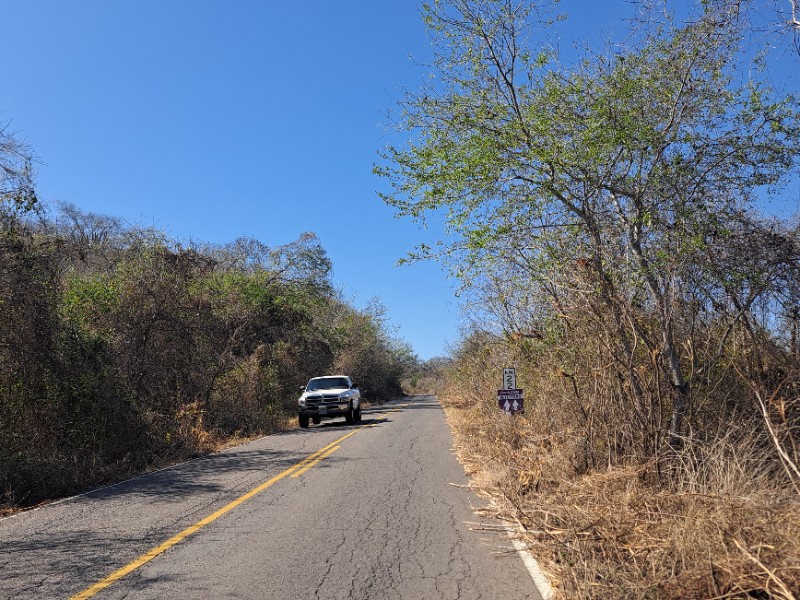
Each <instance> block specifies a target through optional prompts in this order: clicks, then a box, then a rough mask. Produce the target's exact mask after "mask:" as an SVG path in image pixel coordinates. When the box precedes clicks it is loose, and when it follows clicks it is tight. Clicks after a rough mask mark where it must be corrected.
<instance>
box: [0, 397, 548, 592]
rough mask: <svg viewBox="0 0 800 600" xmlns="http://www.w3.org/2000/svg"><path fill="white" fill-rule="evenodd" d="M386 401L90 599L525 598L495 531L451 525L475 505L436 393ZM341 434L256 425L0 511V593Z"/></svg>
mask: <svg viewBox="0 0 800 600" xmlns="http://www.w3.org/2000/svg"><path fill="white" fill-rule="evenodd" d="M397 407H398V408H397V409H396V410H394V412H389V411H393V409H394V408H395V406H394V405H391V404H390V405H386V406H383V407H379V408H375V409H372V410H371V411H369V412H367V411H365V412H364V422H365V423H368V422H369V421H370V419H372V418H375V417H376V416H380V415H384V414H385V415H386V416H385V418H383V419H380V420H377V421H376V422H375V423H374V424H373V425H371V426H369V427H365V428H363V429H361V430H359V431H358V433H357V434H356V435H354V436H352V437H350V438H348V439H346V440H344V441H342V442H341V444H340V447H339V448H338V449H337V450H336V451H335V452H333V453H332V454H331V455H330V456H328V457H327V458H325V459H324V460H322V461H321V462H320V463H319V464H317V465H316V466H314V467H313V468H311V469H310V470H308V471H306V472H305V473H303V474H302V475H300V476H299V477H296V478H293V477H285V478H284V479H282V480H280V481H278V482H277V483H275V484H274V485H272V486H271V487H269V488H267V489H265V490H264V491H262V492H261V493H259V494H258V495H256V496H254V497H253V498H251V499H249V500H248V501H246V502H244V503H243V504H240V505H239V506H237V507H236V508H235V509H233V510H232V511H230V512H228V513H226V514H225V515H223V516H222V517H220V518H219V519H217V520H215V521H213V522H212V523H210V524H209V525H207V526H205V527H203V528H202V529H200V530H199V531H197V532H196V533H194V534H193V535H191V536H189V537H188V538H186V539H185V540H183V541H182V542H180V543H179V544H177V545H175V546H173V547H172V548H170V549H169V550H167V551H166V552H164V553H163V554H161V555H159V556H157V557H156V558H155V559H154V560H152V561H151V562H148V563H147V564H145V565H143V566H142V567H140V568H139V569H137V570H135V571H134V572H132V573H130V574H129V575H127V576H126V577H124V578H123V579H121V580H119V581H117V582H116V583H114V584H112V585H111V586H110V587H108V588H106V589H105V590H103V591H101V592H100V593H99V594H97V595H96V596H94V598H166V597H169V598H254V599H255V598H259V599H262V598H287V599H290V598H313V599H319V600H334V599H336V600H339V599H374V600H379V599H387V600H390V599H406V598H408V599H413V600H424V599H431V600H439V599H442V600H448V599H453V600H479V599H493V598H498V599H500V598H503V599H507V598H534V599H538V598H539V595H538V593H537V591H536V589H535V586H534V585H533V582H532V580H531V578H530V576H529V575H528V572H527V571H526V570H525V567H524V566H523V563H522V560H521V559H520V558H519V556H518V555H517V554H516V553H514V552H509V551H507V550H508V548H509V545H510V544H509V539H508V537H507V536H506V535H505V534H504V533H502V532H491V531H488V532H487V531H481V532H475V531H470V530H469V528H468V526H467V525H466V522H468V521H474V520H475V517H474V515H473V513H472V511H471V505H473V506H474V505H478V504H479V503H480V500H479V499H478V498H477V497H476V496H475V495H474V494H473V493H471V492H470V491H469V490H468V489H465V488H464V487H459V485H463V484H465V483H466V477H465V475H464V472H463V469H462V468H461V466H460V465H459V464H458V463H457V461H456V459H455V457H454V456H453V454H452V451H451V445H452V439H451V436H450V432H449V429H448V427H447V425H446V423H445V421H444V416H443V414H442V411H441V408H440V406H439V404H438V402H437V400H436V399H435V398H433V397H430V396H418V397H415V398H413V399H410V401H405V402H402V403H399V404H398V405H397ZM352 430H353V428H352V427H346V426H344V424H343V422H339V421H333V422H325V423H323V425H321V426H317V427H311V428H310V429H307V430H298V431H291V432H285V433H283V434H277V435H273V436H269V437H266V438H262V439H260V440H257V441H255V442H251V443H249V444H246V445H243V446H239V447H237V448H233V449H231V450H228V451H226V452H222V453H219V454H216V455H212V456H208V457H204V458H202V459H198V460H195V461H191V462H189V463H185V464H183V465H177V466H175V467H171V468H169V469H165V470H163V471H159V472H157V473H153V474H150V475H147V476H143V477H140V478H137V479H134V480H131V481H129V482H125V483H123V484H118V485H116V486H112V487H110V488H105V489H102V490H97V491H95V492H91V493H90V494H87V495H84V496H80V497H77V498H73V499H69V500H67V501H64V502H60V503H57V504H53V505H50V506H46V507H43V508H41V509H38V510H35V511H30V512H27V513H22V514H20V515H17V516H15V517H11V518H8V519H4V520H0V573H2V577H0V598H42V597H47V598H68V597H69V596H71V595H72V594H76V593H78V592H80V591H82V590H83V589H85V588H87V587H88V586H90V585H92V584H93V583H95V582H96V581H98V580H100V579H102V578H104V577H106V576H107V575H109V574H111V573H112V572H113V571H115V570H116V569H118V568H120V567H123V566H125V565H126V564H128V563H130V562H131V561H133V560H135V559H136V558H138V557H139V556H141V555H142V554H144V553H145V552H147V551H149V550H150V549H152V548H153V547H155V546H158V545H159V544H161V543H162V542H164V541H165V540H167V539H168V538H170V537H171V536H173V535H175V534H177V533H179V532H180V531H182V530H183V529H185V528H186V527H188V526H190V525H192V524H194V523H195V522H197V521H198V520H199V519H202V518H204V517H205V516H207V515H209V514H211V513H213V512H214V511H216V510H218V509H219V508H221V507H222V506H224V505H226V504H227V503H229V502H231V501H232V500H235V499H236V498H237V497H239V496H241V495H242V494H244V493H246V492H247V491H249V490H251V489H252V488H254V487H256V486H257V485H259V484H261V483H262V482H264V481H266V480H268V479H269V478H271V477H273V476H274V475H277V474H278V473H280V472H282V471H283V470H284V469H286V468H287V467H290V466H292V465H294V464H295V463H297V462H298V461H299V460H302V459H303V458H305V457H306V456H308V455H309V454H311V453H313V452H315V451H317V450H319V449H320V448H322V447H324V446H326V445H327V444H330V443H331V442H333V441H335V440H337V439H338V438H340V437H341V436H342V435H344V434H346V433H348V432H350V431H352ZM451 483H453V484H456V485H450V484H451Z"/></svg>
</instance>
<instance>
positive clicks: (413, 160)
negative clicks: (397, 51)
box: [376, 0, 800, 441]
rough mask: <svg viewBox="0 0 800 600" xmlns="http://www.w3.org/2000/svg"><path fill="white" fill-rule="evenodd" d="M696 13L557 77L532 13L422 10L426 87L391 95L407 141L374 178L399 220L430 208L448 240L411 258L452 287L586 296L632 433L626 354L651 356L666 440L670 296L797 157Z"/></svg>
mask: <svg viewBox="0 0 800 600" xmlns="http://www.w3.org/2000/svg"><path fill="white" fill-rule="evenodd" d="M703 6H704V8H703V9H701V11H700V13H699V14H697V15H696V16H695V18H694V19H692V20H691V21H690V22H689V24H681V25H676V24H673V23H670V22H666V23H662V24H661V25H660V26H659V27H658V28H657V29H655V30H653V29H650V30H644V31H643V32H641V33H638V34H636V35H633V36H632V41H631V42H630V44H629V45H628V46H627V47H617V48H616V49H609V50H606V51H604V52H603V53H602V54H597V55H589V56H587V57H586V58H584V59H583V60H581V61H580V62H579V63H578V64H577V66H575V67H567V66H565V65H562V64H560V63H559V62H558V59H557V57H556V56H553V55H552V53H550V52H549V51H547V50H545V48H546V45H545V44H544V41H543V38H542V35H541V32H542V31H545V32H546V23H544V22H543V21H542V18H541V15H542V11H541V10H540V9H539V7H537V6H536V5H534V4H532V3H528V2H517V1H514V0H491V1H486V2H476V1H472V0H449V1H444V0H443V1H436V2H434V3H431V4H426V5H424V15H425V20H426V23H427V24H428V26H429V28H430V30H431V32H432V35H433V38H434V42H435V46H436V48H437V49H438V55H437V59H436V63H435V65H436V76H437V78H436V81H438V84H437V85H436V86H435V87H432V88H429V89H425V90H423V91H422V92H420V93H419V94H417V95H411V96H410V97H408V98H407V99H406V100H405V102H404V103H403V108H404V111H405V113H404V115H405V118H404V124H405V126H406V127H407V129H408V130H409V131H411V132H413V134H414V135H413V138H412V140H411V141H410V142H409V143H408V144H407V145H405V146H399V147H398V146H395V147H390V148H388V149H387V150H386V152H385V154H384V163H383V164H382V165H380V166H378V167H376V171H377V173H378V174H380V175H383V176H385V177H387V178H389V179H390V180H391V182H392V184H393V186H394V192H393V193H390V194H387V195H385V196H384V199H385V201H386V202H388V203H389V204H390V205H392V206H394V207H395V208H396V209H397V210H398V212H399V214H400V215H403V216H410V217H414V218H425V217H426V215H428V214H430V213H436V212H440V213H441V212H443V213H444V214H445V221H446V225H447V233H448V236H449V237H448V239H447V240H445V241H443V242H441V243H440V244H439V245H438V246H436V247H434V248H430V247H423V248H421V249H420V251H419V252H418V253H416V254H415V255H414V256H416V257H435V258H443V259H445V260H446V261H449V265H450V267H451V268H452V269H453V271H454V272H455V274H456V275H457V276H459V277H460V278H461V279H462V280H463V281H464V282H465V284H466V285H470V284H471V283H473V282H475V281H480V280H484V281H485V279H486V274H487V273H490V274H492V273H498V272H503V271H507V272H510V273H511V275H512V278H511V281H524V282H527V285H529V286H533V287H536V288H537V289H539V290H544V291H545V292H547V291H550V292H551V293H552V295H553V300H554V302H556V303H557V302H558V300H559V296H558V295H559V293H560V290H563V289H564V288H571V289H572V291H573V292H576V293H583V294H584V295H585V296H587V297H588V296H592V297H594V298H596V299H599V300H600V302H601V304H602V306H603V307H604V308H605V310H606V313H607V315H608V316H607V319H606V323H605V326H606V327H608V328H609V330H610V331H612V332H613V334H614V339H615V345H616V346H615V347H614V348H611V353H612V355H615V356H616V360H617V362H618V363H619V364H620V365H623V366H624V365H627V367H625V376H626V378H627V382H628V385H627V388H628V389H629V394H630V396H631V400H632V403H633V405H634V408H635V414H636V417H637V418H638V419H640V420H641V421H642V423H643V424H648V423H650V424H653V423H658V421H659V420H660V415H658V414H656V407H655V406H654V405H653V404H652V402H651V401H648V399H647V397H646V396H647V395H646V393H645V390H644V387H645V384H644V382H643V380H642V376H641V374H640V373H639V371H637V369H635V368H634V363H635V360H634V359H635V357H636V355H637V352H641V350H639V347H640V346H642V345H644V346H645V347H646V348H647V350H649V351H650V353H652V354H655V355H657V356H658V365H659V368H660V369H661V370H663V373H664V377H665V378H666V380H667V381H668V382H669V385H670V389H671V390H672V394H671V395H672V403H671V405H672V414H671V419H670V426H669V431H670V432H671V434H672V435H673V440H674V441H676V440H677V436H679V435H680V434H681V433H682V431H683V421H684V417H685V415H686V414H687V411H688V409H689V406H690V391H691V390H690V381H689V379H688V377H687V361H686V357H684V356H682V354H681V352H682V351H681V346H680V343H679V340H678V339H677V336H678V331H677V329H676V328H677V327H678V325H677V323H678V315H677V314H676V307H677V306H679V304H680V303H677V302H676V298H682V297H683V295H684V294H685V292H686V285H685V283H686V281H687V278H688V276H689V274H690V273H691V272H693V271H694V270H696V269H697V268H698V261H697V257H698V254H699V253H703V252H704V251H705V250H710V249H713V248H715V247H716V246H717V245H718V244H721V243H724V242H725V239H726V238H727V236H728V228H727V227H728V225H727V224H728V223H729V221H730V220H731V219H732V218H733V217H734V216H735V215H741V214H743V211H744V209H745V208H746V207H747V206H748V204H749V203H750V202H751V201H752V200H753V198H754V197H755V194H756V193H757V191H758V190H759V189H760V188H762V187H763V186H779V185H780V183H781V182H782V180H783V178H784V177H785V174H786V173H787V172H789V171H790V169H791V168H792V166H793V165H794V164H796V161H797V156H798V150H800V120H798V110H797V107H798V103H797V100H796V99H795V98H793V97H784V98H776V97H775V96H774V94H773V93H772V92H771V90H769V89H768V88H767V87H766V86H764V85H761V84H759V83H758V82H756V81H748V82H745V83H744V84H741V85H739V84H738V83H737V82H736V80H735V77H734V73H735V68H736V64H737V63H736V61H737V58H738V56H739V54H738V40H739V33H738V31H737V26H736V22H735V19H732V18H730V14H726V13H725V12H724V11H721V10H719V9H718V8H717V9H716V10H710V9H709V8H708V5H707V4H704V5H703ZM537 35H539V38H540V41H542V50H539V49H538V48H536V47H532V44H533V40H534V39H535V38H536V36H537ZM577 275H580V277H577ZM651 323H654V325H651Z"/></svg>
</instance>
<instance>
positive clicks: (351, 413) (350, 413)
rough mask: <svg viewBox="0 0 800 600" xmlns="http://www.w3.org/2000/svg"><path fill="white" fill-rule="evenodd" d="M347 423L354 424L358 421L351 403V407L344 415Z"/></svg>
mask: <svg viewBox="0 0 800 600" xmlns="http://www.w3.org/2000/svg"><path fill="white" fill-rule="evenodd" d="M344 420H345V423H347V424H348V425H352V424H353V423H355V422H356V416H355V411H354V410H353V404H352V402H351V403H350V408H348V409H347V413H346V414H345V415H344Z"/></svg>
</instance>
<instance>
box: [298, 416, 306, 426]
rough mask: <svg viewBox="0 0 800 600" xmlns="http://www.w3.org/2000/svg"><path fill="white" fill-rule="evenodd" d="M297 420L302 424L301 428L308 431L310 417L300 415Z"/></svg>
mask: <svg viewBox="0 0 800 600" xmlns="http://www.w3.org/2000/svg"><path fill="white" fill-rule="evenodd" d="M297 420H298V421H299V422H300V427H301V428H302V429H306V428H307V427H308V415H299V416H298V417H297Z"/></svg>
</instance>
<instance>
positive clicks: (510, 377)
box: [503, 369, 517, 390]
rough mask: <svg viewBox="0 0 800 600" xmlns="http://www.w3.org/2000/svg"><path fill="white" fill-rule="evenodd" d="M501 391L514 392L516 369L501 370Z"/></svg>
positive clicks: (515, 387)
mask: <svg viewBox="0 0 800 600" xmlns="http://www.w3.org/2000/svg"><path fill="white" fill-rule="evenodd" d="M503 389H504V390H515V389H517V370H516V369H503Z"/></svg>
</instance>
